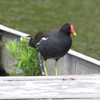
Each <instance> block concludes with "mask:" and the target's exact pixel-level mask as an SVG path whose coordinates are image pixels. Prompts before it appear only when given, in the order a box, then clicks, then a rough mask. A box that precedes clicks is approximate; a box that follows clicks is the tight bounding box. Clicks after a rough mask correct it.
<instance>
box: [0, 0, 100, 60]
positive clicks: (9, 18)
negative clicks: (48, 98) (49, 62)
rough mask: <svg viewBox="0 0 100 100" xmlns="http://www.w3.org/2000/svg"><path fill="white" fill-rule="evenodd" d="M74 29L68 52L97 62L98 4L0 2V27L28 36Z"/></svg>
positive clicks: (84, 0)
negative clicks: (67, 27) (64, 27)
mask: <svg viewBox="0 0 100 100" xmlns="http://www.w3.org/2000/svg"><path fill="white" fill-rule="evenodd" d="M66 22H70V23H72V24H74V25H75V30H76V32H77V37H75V36H73V35H72V39H73V46H72V49H73V50H76V51H78V52H81V53H83V54H86V55H88V56H91V57H93V58H96V59H99V60H100V57H99V56H100V34H99V33H100V0H0V24H3V25H5V26H8V27H11V28H14V29H16V30H19V31H22V32H26V33H29V34H36V33H37V32H38V31H41V30H46V29H51V28H58V29H59V28H60V27H61V26H62V25H63V24H64V23H66Z"/></svg>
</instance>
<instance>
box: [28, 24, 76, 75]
mask: <svg viewBox="0 0 100 100" xmlns="http://www.w3.org/2000/svg"><path fill="white" fill-rule="evenodd" d="M71 33H72V34H73V35H75V36H76V32H75V30H74V25H73V24H71V23H65V24H64V25H63V26H62V27H61V28H60V29H48V30H44V31H40V32H38V33H37V34H36V35H35V36H30V40H29V46H30V47H33V48H36V49H37V51H38V52H40V54H41V55H42V57H43V59H44V61H43V66H44V72H45V75H46V76H48V72H47V68H46V67H47V66H46V61H47V59H55V67H54V68H55V74H56V76H57V75H58V68H57V66H58V60H59V59H60V58H61V57H63V56H64V55H65V54H67V52H68V51H69V49H70V48H71V45H72V39H71V36H70V34H71Z"/></svg>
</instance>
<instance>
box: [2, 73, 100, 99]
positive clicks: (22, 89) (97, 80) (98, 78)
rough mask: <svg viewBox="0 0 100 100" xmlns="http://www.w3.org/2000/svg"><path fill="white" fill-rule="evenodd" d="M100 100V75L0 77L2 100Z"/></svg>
mask: <svg viewBox="0 0 100 100" xmlns="http://www.w3.org/2000/svg"><path fill="white" fill-rule="evenodd" d="M33 98H34V99H35V98H50V99H56V100H57V99H78V100H79V99H94V100H97V99H100V75H89V76H88V75H86V76H78V75H77V76H76V75H75V76H71V75H70V76H57V77H56V76H47V77H46V76H37V77H33V76H27V77H0V99H33Z"/></svg>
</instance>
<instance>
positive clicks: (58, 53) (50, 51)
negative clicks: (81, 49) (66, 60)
mask: <svg viewBox="0 0 100 100" xmlns="http://www.w3.org/2000/svg"><path fill="white" fill-rule="evenodd" d="M58 33H59V34H58ZM71 44H72V40H71V38H70V35H69V36H66V34H63V33H62V32H60V31H59V32H57V33H55V34H52V35H51V36H50V37H49V38H48V39H47V40H44V41H41V42H40V45H38V48H37V49H38V51H39V52H40V53H41V55H42V56H43V58H44V60H46V59H49V58H54V59H56V60H58V59H59V58H61V57H62V56H64V55H65V54H66V53H67V52H68V50H69V49H70V47H71Z"/></svg>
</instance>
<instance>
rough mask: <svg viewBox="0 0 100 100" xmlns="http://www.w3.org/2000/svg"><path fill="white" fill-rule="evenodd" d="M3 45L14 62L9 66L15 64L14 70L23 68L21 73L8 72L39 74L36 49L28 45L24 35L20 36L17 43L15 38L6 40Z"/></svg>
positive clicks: (26, 74)
mask: <svg viewBox="0 0 100 100" xmlns="http://www.w3.org/2000/svg"><path fill="white" fill-rule="evenodd" d="M5 45H6V48H7V50H8V51H9V52H10V53H11V55H12V56H10V55H7V56H8V57H9V58H10V59H11V60H13V61H14V62H15V63H14V64H12V65H11V66H16V69H15V70H17V69H22V70H23V73H22V74H14V72H12V73H11V74H10V75H11V76H13V75H14V76H18V75H24V76H38V75H39V74H40V72H39V64H38V58H37V51H36V49H34V48H31V47H29V46H28V40H27V38H26V37H22V41H21V42H20V43H17V40H16V39H15V40H13V41H12V40H11V41H8V43H7V44H5ZM15 70H14V71H15Z"/></svg>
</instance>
